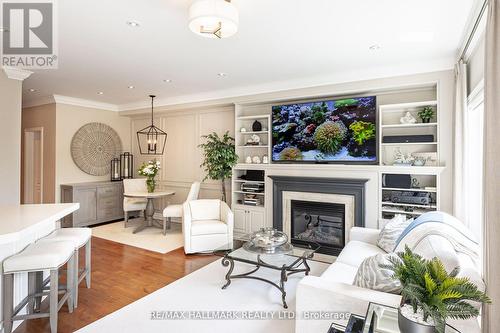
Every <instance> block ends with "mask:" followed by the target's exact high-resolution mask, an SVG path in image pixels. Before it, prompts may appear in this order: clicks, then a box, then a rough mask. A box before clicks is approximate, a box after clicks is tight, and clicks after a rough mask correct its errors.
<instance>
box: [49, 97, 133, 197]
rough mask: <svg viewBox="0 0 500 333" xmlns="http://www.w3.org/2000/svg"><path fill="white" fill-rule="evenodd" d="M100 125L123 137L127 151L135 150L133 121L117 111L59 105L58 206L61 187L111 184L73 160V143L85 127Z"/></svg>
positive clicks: (57, 114)
mask: <svg viewBox="0 0 500 333" xmlns="http://www.w3.org/2000/svg"><path fill="white" fill-rule="evenodd" d="M91 122H100V123H104V124H106V125H108V126H111V127H112V128H113V129H114V130H115V131H116V132H117V133H118V135H119V136H120V138H121V140H122V147H123V149H124V150H125V151H130V149H131V136H130V133H131V131H130V118H127V117H121V116H120V115H119V114H118V113H117V112H115V111H107V110H100V109H93V108H86V107H80V106H74V105H67V104H57V105H56V165H55V167H56V181H55V186H56V202H60V185H61V184H67V183H79V182H92V181H101V180H109V175H105V176H92V175H89V174H86V173H85V172H83V171H82V170H80V169H79V168H78V167H77V166H76V164H75V163H74V162H73V158H72V157H71V140H72V138H73V136H74V135H75V133H76V131H78V129H79V128H80V127H82V126H83V125H85V124H87V123H91Z"/></svg>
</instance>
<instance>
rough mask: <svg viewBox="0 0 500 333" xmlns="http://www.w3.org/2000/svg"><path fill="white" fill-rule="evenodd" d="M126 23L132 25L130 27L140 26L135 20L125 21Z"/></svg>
mask: <svg viewBox="0 0 500 333" xmlns="http://www.w3.org/2000/svg"><path fill="white" fill-rule="evenodd" d="M127 25H128V26H130V27H132V28H138V27H140V26H141V24H140V23H139V22H137V21H133V20H132V21H127Z"/></svg>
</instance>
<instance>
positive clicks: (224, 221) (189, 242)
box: [182, 199, 234, 254]
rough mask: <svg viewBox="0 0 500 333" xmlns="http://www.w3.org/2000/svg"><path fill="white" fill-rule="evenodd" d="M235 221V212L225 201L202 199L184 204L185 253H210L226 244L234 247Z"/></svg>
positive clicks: (183, 230)
mask: <svg viewBox="0 0 500 333" xmlns="http://www.w3.org/2000/svg"><path fill="white" fill-rule="evenodd" d="M233 221H234V216H233V212H232V211H231V209H230V208H229V206H228V205H227V204H226V203H225V202H224V201H221V200H216V199H201V200H193V201H189V202H186V203H184V205H183V216H182V233H183V235H184V252H185V253H186V254H189V253H197V252H209V251H213V250H215V249H218V248H221V247H223V246H224V245H226V244H228V245H229V246H232V244H231V243H232V242H233V223H234V222H233Z"/></svg>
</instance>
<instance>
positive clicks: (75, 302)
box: [73, 249, 80, 309]
mask: <svg viewBox="0 0 500 333" xmlns="http://www.w3.org/2000/svg"><path fill="white" fill-rule="evenodd" d="M74 257H75V271H74V272H75V273H74V280H73V290H74V293H73V306H74V307H75V309H76V308H77V307H78V284H79V282H80V249H77V250H76V251H75V254H74Z"/></svg>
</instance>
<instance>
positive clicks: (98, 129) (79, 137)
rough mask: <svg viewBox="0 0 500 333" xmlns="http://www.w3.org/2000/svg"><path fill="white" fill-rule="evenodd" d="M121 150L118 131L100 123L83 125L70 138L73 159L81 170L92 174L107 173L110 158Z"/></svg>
mask: <svg viewBox="0 0 500 333" xmlns="http://www.w3.org/2000/svg"><path fill="white" fill-rule="evenodd" d="M121 151H122V142H121V140H120V137H119V136H118V133H116V131H115V130H114V129H112V128H111V127H109V126H108V125H105V124H102V123H88V124H86V125H83V126H82V127H80V129H79V130H78V131H77V132H76V133H75V135H74V136H73V139H72V140H71V157H73V161H74V162H75V164H76V165H77V166H78V167H79V168H80V169H81V170H82V171H83V172H85V173H88V174H89V175H93V176H104V175H107V174H109V172H110V167H111V166H110V165H111V164H110V163H111V159H112V158H114V157H117V156H118V155H120V153H121Z"/></svg>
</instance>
